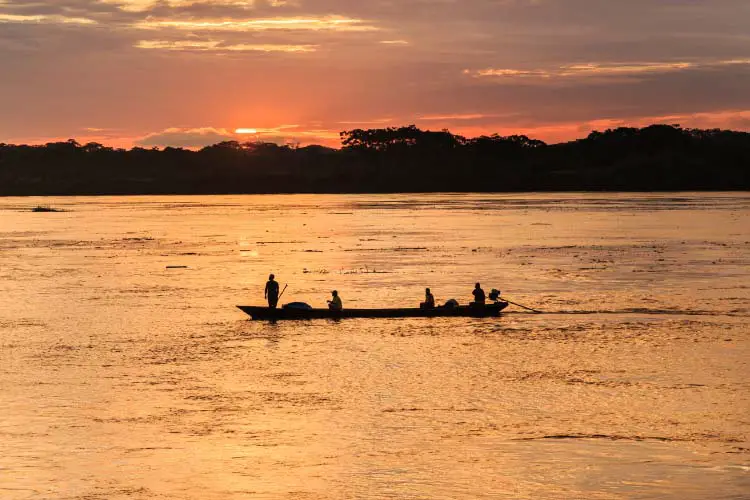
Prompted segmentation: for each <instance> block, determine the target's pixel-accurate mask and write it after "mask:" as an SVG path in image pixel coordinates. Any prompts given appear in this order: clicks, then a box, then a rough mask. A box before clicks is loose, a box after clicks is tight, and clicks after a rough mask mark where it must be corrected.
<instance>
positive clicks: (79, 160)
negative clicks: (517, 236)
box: [0, 125, 750, 196]
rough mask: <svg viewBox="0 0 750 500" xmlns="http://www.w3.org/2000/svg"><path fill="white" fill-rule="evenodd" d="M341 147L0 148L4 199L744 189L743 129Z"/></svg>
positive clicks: (377, 136)
mask: <svg viewBox="0 0 750 500" xmlns="http://www.w3.org/2000/svg"><path fill="white" fill-rule="evenodd" d="M341 142H342V147H341V149H332V148H327V147H323V146H306V147H294V146H279V145H276V144H273V143H261V142H244V143H240V142H235V141H229V142H222V143H219V144H215V145H213V146H208V147H205V148H203V149H201V150H199V151H192V150H186V149H180V148H171V147H167V148H164V149H157V148H154V149H144V148H139V147H136V148H133V149H130V150H124V149H113V148H109V147H105V146H103V145H101V144H97V143H89V144H84V145H82V144H79V143H77V142H76V141H74V140H69V141H67V142H55V143H49V144H45V145H40V146H27V145H9V144H0V195H4V196H9V195H97V194H230V193H388V192H434V191H454V192H455V191H484V192H503V191H672V190H675V191H676V190H748V189H750V175H748V174H749V173H750V134H749V133H745V132H733V131H727V130H698V129H685V128H681V127H680V126H678V125H652V126H649V127H646V128H640V129H639V128H618V129H615V130H607V131H606V132H592V133H591V134H590V135H589V136H588V137H586V138H585V139H579V140H576V141H571V142H566V143H561V144H545V143H544V142H542V141H539V140H535V139H530V138H528V137H526V136H522V135H514V136H508V137H502V136H499V135H491V136H481V137H475V138H471V139H469V138H465V137H462V136H459V135H454V134H451V133H450V132H448V131H446V130H444V131H441V132H432V131H424V130H420V129H418V128H417V127H415V126H413V125H412V126H408V127H400V128H385V129H373V130H361V129H357V130H349V131H344V132H342V133H341Z"/></svg>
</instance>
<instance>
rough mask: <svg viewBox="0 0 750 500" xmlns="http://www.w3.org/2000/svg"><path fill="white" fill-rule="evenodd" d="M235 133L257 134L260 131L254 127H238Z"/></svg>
mask: <svg viewBox="0 0 750 500" xmlns="http://www.w3.org/2000/svg"><path fill="white" fill-rule="evenodd" d="M234 133H235V134H243V135H244V134H257V133H258V129H254V128H238V129H235V131H234Z"/></svg>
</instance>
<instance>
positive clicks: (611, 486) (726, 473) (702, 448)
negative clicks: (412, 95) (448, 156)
mask: <svg viewBox="0 0 750 500" xmlns="http://www.w3.org/2000/svg"><path fill="white" fill-rule="evenodd" d="M36 205H50V206H52V207H54V208H57V209H61V210H62V211H61V212H58V213H32V212H31V210H30V209H31V208H32V207H34V206H36ZM271 272H273V273H275V274H276V276H277V279H278V280H279V282H280V283H281V285H282V287H283V286H284V285H285V284H287V285H288V287H287V289H286V292H285V293H284V296H283V297H282V300H281V302H290V301H305V302H308V303H310V304H313V305H314V306H317V307H324V306H325V300H326V299H328V298H329V296H330V291H331V290H332V289H337V290H338V291H339V292H340V295H341V297H342V299H343V303H344V307H347V306H348V307H404V306H416V305H417V304H418V303H419V302H420V301H421V300H422V299H423V292H424V288H425V287H430V288H431V289H432V291H433V293H434V294H435V296H436V299H437V300H438V302H444V301H445V300H447V299H449V298H456V299H457V300H458V301H459V302H461V303H466V302H468V301H469V300H470V299H471V290H472V288H473V285H474V283H475V282H478V281H479V282H481V283H482V285H483V287H484V289H485V290H487V291H489V290H490V289H492V288H498V289H500V290H501V291H502V292H503V295H505V296H507V297H509V298H510V299H511V300H513V301H515V302H517V303H519V304H523V305H526V306H529V307H533V308H536V309H539V310H541V311H543V312H544V313H543V314H532V313H529V312H528V311H526V310H524V309H521V308H519V307H515V306H512V307H510V308H508V309H507V312H506V313H504V314H503V315H502V317H500V318H493V319H465V318H464V319H458V318H441V319H395V320H345V321H339V322H336V321H329V320H322V321H309V322H288V323H285V322H279V323H277V324H269V323H262V322H252V321H249V319H248V318H247V316H245V315H244V314H243V313H242V312H241V311H239V310H238V309H236V308H235V306H236V305H240V304H242V305H253V304H258V305H260V304H262V303H263V286H264V284H265V281H266V279H267V277H268V274H269V273H271ZM0 292H1V293H0V353H1V355H0V409H2V416H1V417H0V497H1V498H3V499H10V500H21V499H75V500H84V499H87V500H88V499H108V500H109V499H115V500H119V499H128V500H141V499H144V500H145V499H154V498H158V499H166V500H173V499H190V500H198V499H200V500H212V499H217V500H218V499H222V500H223V499H245V498H253V499H256V498H257V499H298V500H299V499H305V500H308V499H353V498H362V499H478V498H488V499H490V498H491V499H504V498H507V499H511V498H512V499H547V498H549V499H567V498H570V499H578V498H587V499H631V498H639V499H646V498H654V499H656V498H679V499H702V498H707V497H710V498H714V499H739V498H750V366H749V365H748V363H749V360H750V328H748V320H749V319H750V195H749V194H748V193H735V194H731V193H704V194H698V193H668V194H638V193H627V194H591V193H568V194H510V195H489V194H434V195H408V194H405V195H336V196H332V195H284V196H201V197H188V196H174V197H170V196H162V197H158V196H154V197H147V196H143V197H140V196H133V197H77V198H0Z"/></svg>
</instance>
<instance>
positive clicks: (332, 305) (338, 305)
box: [327, 290, 344, 311]
mask: <svg viewBox="0 0 750 500" xmlns="http://www.w3.org/2000/svg"><path fill="white" fill-rule="evenodd" d="M331 295H332V296H333V298H332V299H331V300H329V301H327V302H328V309H330V310H331V311H341V310H342V309H343V308H344V304H343V303H342V302H341V297H339V292H337V291H336V290H334V291H332V292H331Z"/></svg>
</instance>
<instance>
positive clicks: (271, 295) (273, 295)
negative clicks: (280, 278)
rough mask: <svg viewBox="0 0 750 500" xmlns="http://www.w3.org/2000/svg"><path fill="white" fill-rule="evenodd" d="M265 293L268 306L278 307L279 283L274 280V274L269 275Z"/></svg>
mask: <svg viewBox="0 0 750 500" xmlns="http://www.w3.org/2000/svg"><path fill="white" fill-rule="evenodd" d="M263 295H264V297H265V298H266V299H268V307H270V308H271V309H276V304H278V303H279V283H278V282H277V281H275V280H274V276H273V274H272V275H270V276H269V277H268V282H267V283H266V291H265V292H263Z"/></svg>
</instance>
